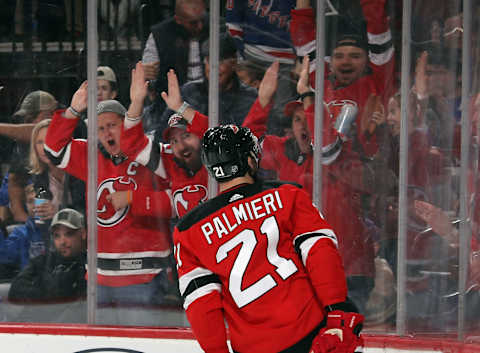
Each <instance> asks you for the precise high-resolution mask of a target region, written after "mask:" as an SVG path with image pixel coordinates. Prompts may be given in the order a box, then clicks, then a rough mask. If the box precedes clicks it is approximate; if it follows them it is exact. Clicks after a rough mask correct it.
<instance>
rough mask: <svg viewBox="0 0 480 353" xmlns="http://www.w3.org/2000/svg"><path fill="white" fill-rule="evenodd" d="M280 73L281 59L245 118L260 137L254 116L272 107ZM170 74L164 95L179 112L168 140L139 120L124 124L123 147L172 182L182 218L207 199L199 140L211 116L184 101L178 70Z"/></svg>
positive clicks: (173, 117)
mask: <svg viewBox="0 0 480 353" xmlns="http://www.w3.org/2000/svg"><path fill="white" fill-rule="evenodd" d="M277 74H278V62H277V63H274V64H273V65H272V66H271V67H270V68H269V69H268V70H267V73H266V74H265V76H264V78H263V80H262V83H261V84H260V87H259V93H258V99H257V100H256V101H255V102H254V104H253V105H252V107H251V108H250V112H249V113H248V115H247V117H246V118H245V122H246V123H247V122H248V121H249V120H252V119H253V120H252V123H251V124H249V126H250V127H251V129H252V131H255V134H256V135H257V136H261V135H262V134H263V133H264V132H265V130H266V126H265V124H264V123H263V121H262V122H260V123H256V122H255V120H258V119H257V118H254V116H255V115H256V114H264V113H265V112H266V114H268V111H269V110H266V109H265V107H266V106H267V105H269V104H270V100H271V97H272V95H273V93H274V92H275V89H276V81H277ZM167 76H168V77H167V79H168V93H167V92H162V98H163V99H164V101H165V102H166V104H167V106H168V107H169V108H170V109H171V110H172V111H175V112H176V113H175V114H173V115H171V116H170V119H169V121H168V127H167V129H165V131H164V133H163V139H165V141H168V142H169V143H168V144H165V143H157V142H152V141H151V140H150V139H149V138H148V137H147V136H146V135H145V134H144V132H143V127H142V122H141V119H138V120H137V121H135V122H131V121H127V122H126V123H125V129H124V130H123V133H122V137H121V150H122V151H123V152H124V153H126V154H127V156H129V157H130V158H132V159H134V160H135V161H137V162H138V163H140V164H142V165H145V166H146V167H148V168H150V169H151V170H152V171H153V172H154V173H155V174H157V175H158V176H160V177H161V178H164V179H167V180H168V181H169V182H170V188H171V191H172V198H173V208H174V211H175V213H176V214H177V216H178V217H182V216H184V215H185V214H186V213H187V212H188V211H190V210H191V209H193V208H194V207H195V206H197V205H198V204H199V203H201V202H204V201H206V200H207V185H208V175H207V171H206V169H205V168H204V167H203V165H202V162H201V159H200V143H201V138H202V136H203V134H204V132H205V131H206V130H207V128H208V117H207V116H205V115H203V114H201V113H199V112H198V111H196V110H194V109H193V108H192V107H191V106H190V105H189V104H188V103H186V102H185V101H183V99H182V95H181V93H180V86H179V83H178V79H177V75H176V74H175V72H174V71H173V70H170V71H169V72H168V75H167ZM262 97H266V98H265V99H262ZM267 97H268V98H267ZM265 119H266V117H265ZM155 141H156V139H155ZM179 167H180V168H179Z"/></svg>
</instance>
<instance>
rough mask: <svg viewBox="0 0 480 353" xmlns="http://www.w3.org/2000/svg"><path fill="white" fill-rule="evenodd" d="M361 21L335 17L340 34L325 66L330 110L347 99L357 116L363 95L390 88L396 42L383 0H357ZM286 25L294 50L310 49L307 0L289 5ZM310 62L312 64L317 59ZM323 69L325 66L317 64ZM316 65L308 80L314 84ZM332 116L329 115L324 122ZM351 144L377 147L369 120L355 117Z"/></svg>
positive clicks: (311, 19)
mask: <svg viewBox="0 0 480 353" xmlns="http://www.w3.org/2000/svg"><path fill="white" fill-rule="evenodd" d="M360 4H361V6H362V11H363V15H364V17H365V20H366V28H365V23H364V22H362V21H359V20H358V19H354V18H348V17H344V18H342V19H341V20H340V19H339V25H338V28H337V30H338V34H337V35H336V40H335V44H334V49H333V52H332V54H331V58H330V64H329V70H328V69H325V83H324V85H325V87H324V92H325V93H324V100H325V103H326V104H327V105H328V107H329V109H330V111H331V112H332V116H333V117H336V116H337V115H338V112H339V111H341V108H342V106H343V105H344V104H345V103H346V102H348V103H352V104H355V105H356V106H358V108H359V114H358V117H359V118H360V117H362V116H363V114H362V110H363V107H364V106H365V104H366V101H367V99H368V98H369V97H370V96H371V95H372V94H373V95H377V96H380V97H381V99H382V102H383V103H386V100H387V99H388V97H390V96H391V95H392V94H393V89H394V82H393V78H394V76H393V70H394V55H393V54H394V48H393V46H392V40H391V33H390V29H389V26H388V20H387V16H386V13H385V0H373V1H372V0H361V1H360ZM291 15H292V21H291V24H290V31H291V36H292V41H293V42H294V45H295V48H296V49H297V55H300V56H305V55H308V54H309V55H314V51H315V31H316V27H315V26H316V22H315V14H314V11H313V9H312V7H311V5H310V0H297V5H296V8H295V9H294V10H292V13H291ZM311 64H312V66H311V67H312V68H314V67H316V63H315V59H313V60H312V63H311ZM320 72H321V73H323V72H324V69H323V68H321V70H320ZM314 73H315V70H312V72H311V77H310V83H311V84H312V85H314V83H315V79H314ZM333 123H334V122H332V121H328V122H327V124H328V125H330V124H333ZM356 125H357V129H356V137H355V140H357V141H358V143H356V144H355V149H356V150H357V151H358V152H360V153H361V154H364V155H366V156H372V155H373V154H375V152H376V151H377V150H378V143H377V142H376V139H375V138H369V139H366V137H365V131H364V130H362V128H366V127H367V126H368V124H362V123H361V122H359V121H358V122H357V124H356Z"/></svg>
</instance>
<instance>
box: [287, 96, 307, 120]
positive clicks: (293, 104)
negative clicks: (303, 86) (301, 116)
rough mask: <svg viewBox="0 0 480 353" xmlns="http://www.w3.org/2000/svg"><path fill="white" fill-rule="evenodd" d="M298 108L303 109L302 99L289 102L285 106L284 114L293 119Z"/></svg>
mask: <svg viewBox="0 0 480 353" xmlns="http://www.w3.org/2000/svg"><path fill="white" fill-rule="evenodd" d="M298 107H303V102H302V101H301V100H300V99H297V100H294V101H291V102H288V103H287V104H285V108H284V109H283V114H285V116H287V117H289V118H291V117H292V116H293V112H294V111H295V110H296V109H297V108H298Z"/></svg>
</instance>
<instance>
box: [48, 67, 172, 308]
mask: <svg viewBox="0 0 480 353" xmlns="http://www.w3.org/2000/svg"><path fill="white" fill-rule="evenodd" d="M139 67H140V69H139ZM140 71H141V72H140ZM146 91H147V89H146V84H145V79H144V76H143V68H142V67H141V64H137V66H136V69H135V70H132V83H131V86H130V99H131V102H132V103H131V105H130V107H129V110H128V111H127V110H126V109H125V108H124V107H123V106H122V105H121V104H120V103H119V102H118V101H115V100H105V101H102V102H100V103H98V105H97V114H98V139H99V148H98V166H94V167H97V168H98V181H97V195H96V197H97V201H98V202H97V205H98V208H97V225H98V266H97V275H98V298H99V299H98V301H99V303H102V304H112V303H116V304H117V303H120V304H123V303H128V304H131V303H133V304H137V303H138V304H153V303H159V301H160V302H162V298H163V297H164V295H162V293H163V294H166V293H165V292H166V289H165V287H166V286H167V283H168V282H167V271H168V269H169V264H170V261H171V260H170V254H171V238H170V228H169V227H170V224H169V220H170V216H171V203H170V197H169V195H168V193H167V191H166V190H165V188H164V182H163V181H162V180H158V179H159V178H158V177H156V176H155V175H153V174H152V173H151V171H150V170H149V169H148V168H145V167H144V166H142V165H140V164H139V163H137V162H135V161H133V160H130V159H129V158H128V157H126V156H125V154H124V153H123V151H122V150H121V148H120V137H121V132H122V127H123V124H124V121H130V120H135V119H138V116H139V115H141V112H142V108H143V100H144V99H145V96H146ZM87 96H88V94H87V82H84V83H83V84H82V85H81V86H80V88H79V89H78V90H77V91H76V92H75V94H74V95H73V97H72V101H71V105H70V107H69V108H68V109H67V110H65V111H61V110H60V111H57V112H55V115H54V117H53V120H52V122H51V124H50V127H49V128H48V132H47V136H46V140H45V146H44V149H45V152H46V154H47V155H48V157H49V158H50V159H51V160H52V162H53V163H54V164H55V165H57V166H58V167H59V168H62V169H64V170H65V171H66V172H67V173H69V174H71V175H73V176H75V177H76V178H79V179H81V180H84V181H86V180H87V175H88V168H89V167H90V165H89V162H88V152H87V141H85V140H80V139H74V138H73V137H72V133H73V130H74V129H75V127H76V125H77V122H78V120H79V117H80V116H81V114H82V112H84V111H86V109H87ZM159 185H160V186H161V188H159V187H158V186H159ZM159 298H160V299H159Z"/></svg>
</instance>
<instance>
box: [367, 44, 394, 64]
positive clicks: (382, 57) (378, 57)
mask: <svg viewBox="0 0 480 353" xmlns="http://www.w3.org/2000/svg"><path fill="white" fill-rule="evenodd" d="M393 52H394V48H393V46H392V47H390V48H389V49H388V50H387V51H385V52H383V53H378V54H377V53H373V52H370V54H369V58H370V62H371V63H372V64H374V65H377V66H381V65H384V64H386V63H388V62H389V61H390V60H391V59H392V57H393Z"/></svg>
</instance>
